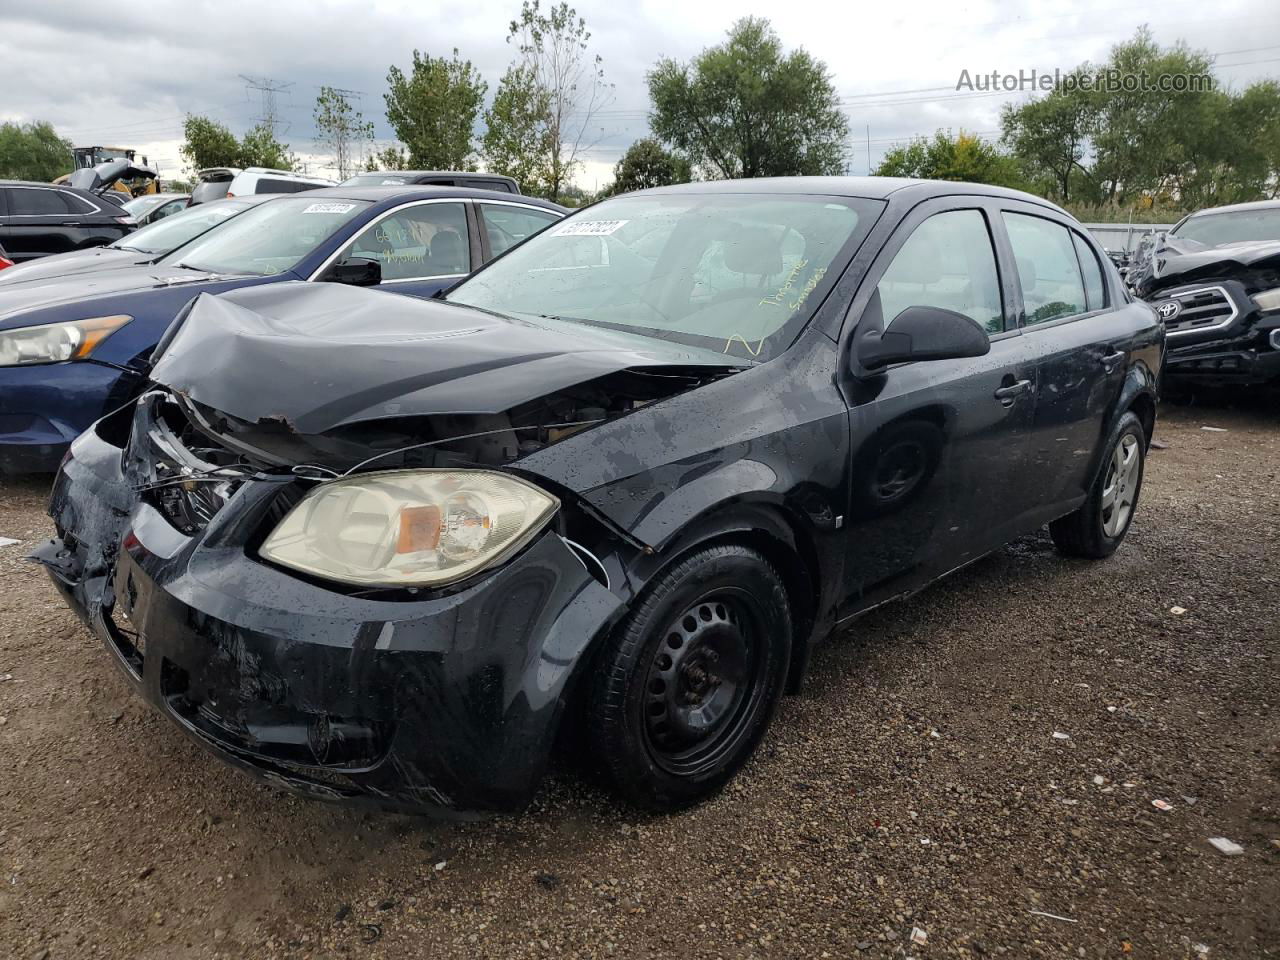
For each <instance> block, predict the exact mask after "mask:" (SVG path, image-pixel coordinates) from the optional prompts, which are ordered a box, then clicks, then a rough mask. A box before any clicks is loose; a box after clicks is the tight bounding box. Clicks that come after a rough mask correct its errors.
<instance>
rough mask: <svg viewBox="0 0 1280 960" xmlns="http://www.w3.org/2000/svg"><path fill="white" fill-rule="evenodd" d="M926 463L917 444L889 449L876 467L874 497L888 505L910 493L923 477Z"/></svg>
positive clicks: (898, 445)
mask: <svg viewBox="0 0 1280 960" xmlns="http://www.w3.org/2000/svg"><path fill="white" fill-rule="evenodd" d="M926 462H927V457H926V456H925V453H924V448H923V447H921V446H920V444H918V443H912V442H903V443H898V444H896V445H895V446H893V447H890V448H889V450H888V451H886V453H885V454H884V455H883V456H882V457H881V458H880V463H879V464H878V465H877V473H876V479H875V485H876V495H877V496H878V497H879V499H880V500H881V502H883V503H889V502H890V501H893V500H898V499H901V498H902V497H903V496H905V495H906V494H907V493H910V492H911V490H913V489H914V488H915V486H916V484H918V483H919V481H920V478H921V477H922V476H924V469H925V466H924V465H925V463H926Z"/></svg>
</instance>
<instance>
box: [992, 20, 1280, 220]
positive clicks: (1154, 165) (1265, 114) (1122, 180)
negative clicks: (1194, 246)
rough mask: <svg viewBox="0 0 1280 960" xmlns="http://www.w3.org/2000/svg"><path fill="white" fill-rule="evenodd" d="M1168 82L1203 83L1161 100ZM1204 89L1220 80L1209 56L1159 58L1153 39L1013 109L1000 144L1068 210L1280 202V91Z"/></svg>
mask: <svg viewBox="0 0 1280 960" xmlns="http://www.w3.org/2000/svg"><path fill="white" fill-rule="evenodd" d="M1161 78H1170V79H1173V78H1193V80H1197V82H1190V83H1187V82H1183V83H1181V84H1180V86H1181V88H1180V89H1179V84H1168V83H1167V81H1166V85H1165V87H1164V88H1162V86H1161V82H1160V81H1161ZM1200 78H1208V79H1209V80H1212V79H1213V71H1212V60H1211V58H1210V57H1209V55H1208V54H1206V53H1204V52H1202V51H1196V50H1192V49H1190V48H1189V47H1188V46H1187V45H1186V44H1185V43H1183V42H1178V43H1176V44H1174V45H1173V46H1171V47H1161V46H1160V45H1159V44H1157V43H1156V42H1155V41H1154V40H1153V39H1152V36H1151V32H1150V31H1149V30H1148V29H1147V28H1146V27H1143V28H1140V29H1139V30H1138V31H1137V33H1135V34H1134V36H1133V38H1132V39H1130V40H1127V41H1125V42H1123V43H1119V44H1117V45H1116V46H1115V47H1113V48H1112V50H1111V53H1110V55H1109V57H1108V59H1107V60H1106V62H1104V63H1102V64H1099V65H1096V66H1095V65H1091V64H1088V63H1085V64H1081V65H1080V66H1079V67H1078V68H1076V70H1075V71H1073V72H1072V77H1071V79H1072V80H1073V81H1074V82H1073V83H1072V84H1069V85H1068V84H1064V85H1061V86H1059V87H1058V88H1057V89H1055V90H1053V91H1051V92H1050V93H1048V94H1047V95H1046V96H1044V97H1041V98H1039V99H1037V100H1034V101H1032V102H1030V103H1027V104H1024V105H1022V106H1019V107H1006V108H1005V110H1004V111H1003V114H1002V117H1001V127H1002V130H1003V137H1002V141H1003V143H1004V144H1005V146H1007V147H1008V148H1009V149H1010V150H1011V151H1012V152H1013V154H1014V155H1015V156H1016V157H1017V158H1018V160H1019V161H1020V163H1021V164H1022V166H1023V169H1024V170H1025V171H1026V174H1027V176H1028V178H1029V179H1030V181H1031V182H1032V183H1033V184H1035V185H1036V187H1037V188H1038V189H1040V190H1041V191H1042V192H1044V193H1045V194H1046V195H1048V196H1051V197H1053V198H1054V199H1056V200H1059V201H1060V202H1063V203H1067V202H1071V203H1073V204H1075V203H1079V204H1085V205H1089V206H1093V207H1097V206H1099V205H1107V206H1110V207H1113V208H1129V209H1135V208H1136V209H1150V208H1152V207H1157V208H1168V209H1180V208H1183V209H1185V208H1191V209H1194V208H1196V207H1202V206H1212V205H1215V204H1222V203H1232V202H1236V201H1241V200H1255V199H1259V198H1261V197H1266V196H1274V195H1276V193H1277V191H1278V190H1280V85H1277V84H1276V83H1275V82H1274V81H1263V82H1261V83H1257V84H1254V85H1252V86H1251V87H1249V88H1247V89H1246V90H1244V91H1243V92H1240V93H1236V92H1232V91H1229V90H1224V89H1221V88H1220V87H1218V86H1217V84H1216V83H1203V82H1198V80H1199V79H1200ZM1142 79H1145V80H1146V81H1147V82H1145V83H1144V82H1132V81H1135V80H1142ZM1081 80H1087V81H1090V82H1089V83H1088V84H1086V83H1082V82H1081ZM1117 81H1120V82H1117ZM1126 81H1128V82H1126Z"/></svg>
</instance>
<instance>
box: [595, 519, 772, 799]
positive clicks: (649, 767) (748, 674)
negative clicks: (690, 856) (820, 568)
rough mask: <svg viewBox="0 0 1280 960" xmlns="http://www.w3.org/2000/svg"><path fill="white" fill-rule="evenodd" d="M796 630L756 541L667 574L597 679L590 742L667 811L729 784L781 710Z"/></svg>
mask: <svg viewBox="0 0 1280 960" xmlns="http://www.w3.org/2000/svg"><path fill="white" fill-rule="evenodd" d="M791 633H792V627H791V612H790V606H789V604H788V602H787V593H786V590H785V588H784V587H783V584H782V578H781V577H780V576H779V575H778V573H777V571H776V570H774V568H773V566H772V564H770V563H769V561H768V560H767V559H765V558H764V557H763V556H762V555H761V554H760V553H758V552H756V551H755V550H752V549H750V548H749V547H745V546H740V545H737V544H725V545H720V546H713V547H705V548H703V549H701V550H698V551H696V552H694V553H692V554H690V555H689V556H688V557H686V558H685V559H683V560H681V561H680V562H679V563H677V564H676V565H675V566H674V567H672V568H671V569H670V570H668V571H666V572H664V573H662V574H661V575H660V576H659V577H658V578H657V580H656V581H655V582H654V583H653V584H652V586H650V587H649V588H648V589H647V591H646V592H645V593H644V594H643V596H642V597H641V599H640V601H639V602H638V604H637V605H636V607H635V609H634V610H633V611H632V613H631V614H630V615H629V616H628V617H627V619H626V621H624V622H623V624H622V625H621V627H620V628H619V629H618V630H617V631H616V632H615V633H614V635H613V636H611V637H610V638H609V640H608V641H606V643H605V646H604V647H603V648H602V650H601V652H600V655H599V660H598V662H597V664H596V671H595V675H594V679H593V681H592V686H591V691H590V700H589V703H588V709H587V714H588V716H587V736H588V740H589V745H590V748H591V752H592V754H593V755H594V757H596V758H597V760H598V762H599V763H600V765H601V766H602V767H603V771H604V773H605V775H606V777H607V778H608V779H609V781H611V783H612V784H613V786H614V787H615V788H616V789H617V790H618V792H619V793H620V794H621V795H622V796H623V797H624V798H625V799H626V800H628V801H629V802H631V803H633V804H635V805H636V806H640V807H643V808H646V809H649V810H654V811H658V812H670V811H674V810H679V809H681V808H683V807H687V806H690V805H692V804H694V803H698V802H699V801H701V800H704V799H706V798H707V797H710V796H712V795H713V794H714V793H716V792H717V791H718V790H720V788H721V787H723V786H724V785H725V783H727V782H728V781H729V780H730V779H731V778H732V777H733V775H734V774H735V773H737V772H738V770H739V769H740V768H741V767H742V765H743V764H744V763H746V761H747V759H748V758H749V757H750V756H751V754H752V752H753V751H754V750H755V748H756V746H757V744H758V743H759V742H760V738H761V737H762V736H763V735H764V732H765V730H766V729H767V728H768V725H769V721H770V720H771V719H772V717H773V712H774V710H775V708H776V707H777V704H778V700H779V699H780V697H781V694H782V689H783V685H784V684H785V682H786V676H787V666H788V664H789V662H790V659H791V643H792V636H791Z"/></svg>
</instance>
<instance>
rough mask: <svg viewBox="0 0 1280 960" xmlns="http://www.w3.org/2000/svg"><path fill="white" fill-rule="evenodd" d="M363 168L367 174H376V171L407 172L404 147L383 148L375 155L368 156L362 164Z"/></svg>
mask: <svg viewBox="0 0 1280 960" xmlns="http://www.w3.org/2000/svg"><path fill="white" fill-rule="evenodd" d="M364 168H365V170H366V171H367V172H369V173H376V172H377V171H378V170H409V169H411V167H410V165H409V155H408V154H407V153H405V150H404V147H401V146H399V145H392V146H390V147H383V148H382V149H381V150H379V151H378V152H377V153H371V154H369V157H368V159H367V160H365V162H364Z"/></svg>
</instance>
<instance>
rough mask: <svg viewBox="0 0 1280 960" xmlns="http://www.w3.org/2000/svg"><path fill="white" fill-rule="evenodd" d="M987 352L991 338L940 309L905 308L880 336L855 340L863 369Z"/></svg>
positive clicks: (965, 319) (975, 325) (971, 322)
mask: <svg viewBox="0 0 1280 960" xmlns="http://www.w3.org/2000/svg"><path fill="white" fill-rule="evenodd" d="M990 352H991V338H990V337H988V336H987V332H986V331H985V330H983V329H982V327H980V326H979V325H978V323H977V321H975V320H973V319H972V318H970V317H966V316H965V315H964V314H963V313H957V312H956V311H954V310H944V309H943V308H941V307H907V309H905V310H903V311H902V312H901V313H900V314H898V315H897V316H896V317H894V318H893V322H892V323H891V324H890V325H889V328H888V329H887V330H885V331H884V333H875V334H869V335H868V336H866V337H863V338H861V339H860V340H859V341H858V346H857V358H858V363H859V365H861V366H862V368H863V369H865V370H878V369H880V368H881V367H887V366H889V364H892V363H908V362H910V361H913V360H953V359H957V358H960V357H983V356H986V355H987V354H988V353H990Z"/></svg>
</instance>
